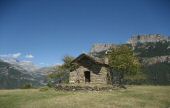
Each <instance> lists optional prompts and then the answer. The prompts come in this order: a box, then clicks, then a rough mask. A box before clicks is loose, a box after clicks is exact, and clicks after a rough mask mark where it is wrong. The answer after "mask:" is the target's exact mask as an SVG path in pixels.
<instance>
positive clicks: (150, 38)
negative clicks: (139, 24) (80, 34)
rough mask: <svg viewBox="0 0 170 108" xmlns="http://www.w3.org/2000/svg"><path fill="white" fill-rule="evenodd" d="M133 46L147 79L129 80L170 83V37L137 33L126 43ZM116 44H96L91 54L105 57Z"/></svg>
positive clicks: (137, 82)
mask: <svg viewBox="0 0 170 108" xmlns="http://www.w3.org/2000/svg"><path fill="white" fill-rule="evenodd" d="M125 44H126V45H128V46H129V47H132V48H133V51H134V54H135V55H136V56H138V58H139V59H140V61H141V63H142V65H143V67H142V73H143V74H144V76H146V79H145V80H143V79H142V80H140V79H139V80H134V81H131V80H129V81H128V83H133V84H143V83H144V84H160V85H167V84H170V80H169V79H170V38H169V37H167V36H162V35H159V34H149V35H137V36H133V37H132V38H131V39H129V41H128V43H125ZM117 46H119V45H115V44H108V45H107V44H95V45H93V47H92V48H91V51H90V54H91V55H92V56H95V57H100V58H102V57H104V56H105V54H106V51H107V50H109V49H110V48H116V47H117Z"/></svg>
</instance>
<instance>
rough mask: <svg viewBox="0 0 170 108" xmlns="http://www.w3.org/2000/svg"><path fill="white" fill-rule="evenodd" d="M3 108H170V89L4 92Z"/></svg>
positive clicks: (1, 96) (1, 95)
mask: <svg viewBox="0 0 170 108" xmlns="http://www.w3.org/2000/svg"><path fill="white" fill-rule="evenodd" d="M0 108H170V86H129V87H128V88H127V89H118V90H113V91H76V92H75V91H69V92H68V91H55V90H53V89H49V90H47V91H41V90H40V89H14V90H0Z"/></svg>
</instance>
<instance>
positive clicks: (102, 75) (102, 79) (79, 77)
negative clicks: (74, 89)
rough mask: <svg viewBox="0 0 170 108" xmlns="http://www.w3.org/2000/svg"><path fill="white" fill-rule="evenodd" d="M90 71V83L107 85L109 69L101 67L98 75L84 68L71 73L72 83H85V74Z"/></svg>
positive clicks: (81, 67)
mask: <svg viewBox="0 0 170 108" xmlns="http://www.w3.org/2000/svg"><path fill="white" fill-rule="evenodd" d="M85 71H90V79H91V82H90V83H94V84H95V83H96V84H107V72H108V70H107V68H105V67H101V69H100V71H99V72H98V73H94V72H93V71H92V70H89V69H87V68H85V67H83V66H80V67H79V68H78V69H77V70H75V71H73V72H70V79H69V82H70V83H85V76H84V72H85Z"/></svg>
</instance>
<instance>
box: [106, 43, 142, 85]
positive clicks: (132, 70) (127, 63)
mask: <svg viewBox="0 0 170 108" xmlns="http://www.w3.org/2000/svg"><path fill="white" fill-rule="evenodd" d="M108 59H109V65H110V67H111V68H112V69H114V70H116V71H118V72H119V85H120V86H122V85H123V81H124V77H125V75H135V74H136V73H137V72H139V69H140V63H139V60H138V58H137V57H136V56H135V55H134V54H133V50H132V49H131V48H130V47H128V46H127V45H122V46H119V47H117V48H113V49H111V50H110V52H109V53H108Z"/></svg>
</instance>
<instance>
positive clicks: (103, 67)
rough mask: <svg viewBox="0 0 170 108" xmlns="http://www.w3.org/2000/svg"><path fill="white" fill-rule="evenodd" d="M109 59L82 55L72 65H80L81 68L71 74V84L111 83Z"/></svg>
mask: <svg viewBox="0 0 170 108" xmlns="http://www.w3.org/2000/svg"><path fill="white" fill-rule="evenodd" d="M107 62H108V61H107V59H104V60H102V59H99V58H94V57H92V56H90V55H87V54H81V55H80V56H78V57H77V58H76V59H74V60H73V61H72V63H76V64H78V65H79V68H78V69H76V70H75V71H72V72H70V79H69V82H70V83H91V84H94V83H95V84H107V83H109V77H108V75H109V74H110V71H109V70H110V69H109V65H108V64H107Z"/></svg>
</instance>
